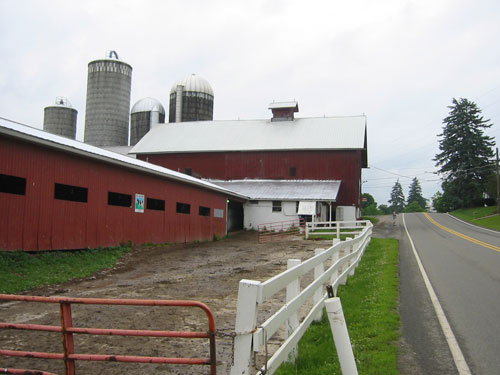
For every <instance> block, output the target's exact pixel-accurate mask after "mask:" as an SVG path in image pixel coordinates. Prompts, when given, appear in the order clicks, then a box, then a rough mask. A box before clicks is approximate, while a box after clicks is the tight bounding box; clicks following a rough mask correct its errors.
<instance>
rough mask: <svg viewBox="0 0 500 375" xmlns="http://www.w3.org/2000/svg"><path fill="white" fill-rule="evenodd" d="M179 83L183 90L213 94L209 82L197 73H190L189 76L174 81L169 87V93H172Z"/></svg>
mask: <svg viewBox="0 0 500 375" xmlns="http://www.w3.org/2000/svg"><path fill="white" fill-rule="evenodd" d="M179 85H181V86H184V91H194V92H204V93H206V94H208V95H212V96H214V92H213V90H212V86H210V83H208V81H207V80H206V79H205V78H203V77H201V76H199V75H197V74H190V75H189V76H187V77H184V78H182V79H180V80H178V81H177V82H175V83H174V85H173V86H172V88H171V89H170V94H172V93H174V92H175V90H176V89H177V86H179Z"/></svg>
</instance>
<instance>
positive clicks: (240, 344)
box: [231, 280, 260, 375]
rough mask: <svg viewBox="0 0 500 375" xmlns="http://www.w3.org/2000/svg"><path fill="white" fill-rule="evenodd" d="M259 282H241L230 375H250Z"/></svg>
mask: <svg viewBox="0 0 500 375" xmlns="http://www.w3.org/2000/svg"><path fill="white" fill-rule="evenodd" d="M259 284H260V282H258V281H254V280H241V281H240V284H239V288H238V305H237V309H236V322H235V327H234V330H235V332H236V337H235V338H234V363H233V366H232V367H231V375H247V374H250V361H251V355H252V351H253V349H252V337H253V330H254V329H255V325H256V322H257V294H258V290H259V289H258V286H259Z"/></svg>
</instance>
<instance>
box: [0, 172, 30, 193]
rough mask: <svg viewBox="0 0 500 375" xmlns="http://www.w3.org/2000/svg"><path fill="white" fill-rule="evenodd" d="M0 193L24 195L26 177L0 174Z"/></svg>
mask: <svg viewBox="0 0 500 375" xmlns="http://www.w3.org/2000/svg"><path fill="white" fill-rule="evenodd" d="M0 193H7V194H16V195H26V179H25V178H22V177H17V176H11V175H8V174H0Z"/></svg>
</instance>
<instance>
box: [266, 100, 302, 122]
mask: <svg viewBox="0 0 500 375" xmlns="http://www.w3.org/2000/svg"><path fill="white" fill-rule="evenodd" d="M269 109H270V110H271V111H273V117H272V118H271V121H293V119H294V117H293V114H294V113H295V112H298V111H299V103H297V102H296V101H293V102H280V103H274V102H273V103H271V104H269Z"/></svg>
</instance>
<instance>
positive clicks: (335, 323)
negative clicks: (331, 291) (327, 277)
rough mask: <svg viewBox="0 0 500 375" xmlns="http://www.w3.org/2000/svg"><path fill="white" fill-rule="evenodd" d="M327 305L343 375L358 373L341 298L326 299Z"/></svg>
mask: <svg viewBox="0 0 500 375" xmlns="http://www.w3.org/2000/svg"><path fill="white" fill-rule="evenodd" d="M325 306H326V312H327V314H328V320H329V321H330V327H331V329H332V334H333V340H334V342H335V348H336V349H337V355H338V357H339V362H340V369H341V370H342V375H358V369H357V368H356V361H355V360H354V354H353V352H352V346H351V340H350V339H349V332H348V331H347V325H346V322H345V319H344V313H343V311H342V304H341V303H340V298H338V297H334V298H328V299H327V300H325Z"/></svg>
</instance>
